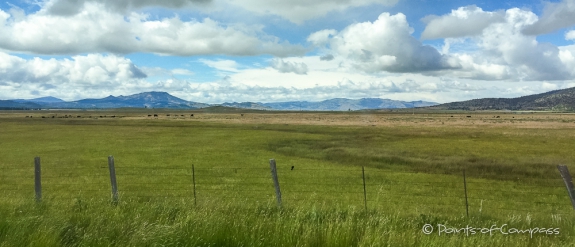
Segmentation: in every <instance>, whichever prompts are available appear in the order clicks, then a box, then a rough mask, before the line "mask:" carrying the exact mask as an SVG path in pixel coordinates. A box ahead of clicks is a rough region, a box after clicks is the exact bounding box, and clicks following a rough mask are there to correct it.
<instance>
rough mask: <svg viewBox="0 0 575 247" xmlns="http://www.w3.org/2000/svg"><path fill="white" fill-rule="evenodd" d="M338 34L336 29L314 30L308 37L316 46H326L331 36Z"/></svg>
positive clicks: (308, 40)
mask: <svg viewBox="0 0 575 247" xmlns="http://www.w3.org/2000/svg"><path fill="white" fill-rule="evenodd" d="M335 34H337V31H336V30H335V29H325V30H321V31H317V32H314V33H312V34H310V35H309V36H308V37H307V42H310V43H312V44H313V45H315V46H324V45H326V44H327V43H328V42H329V38H330V37H332V36H334V35H335Z"/></svg>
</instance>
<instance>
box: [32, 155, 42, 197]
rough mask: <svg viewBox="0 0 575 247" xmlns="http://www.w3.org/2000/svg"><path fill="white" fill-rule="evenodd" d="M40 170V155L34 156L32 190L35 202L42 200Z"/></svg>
mask: <svg viewBox="0 0 575 247" xmlns="http://www.w3.org/2000/svg"><path fill="white" fill-rule="evenodd" d="M41 175H42V170H41V169H40V157H35V158H34V191H35V192H36V202H40V201H42V176H41Z"/></svg>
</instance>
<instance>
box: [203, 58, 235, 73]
mask: <svg viewBox="0 0 575 247" xmlns="http://www.w3.org/2000/svg"><path fill="white" fill-rule="evenodd" d="M199 61H200V62H202V63H203V64H205V65H207V66H210V67H212V68H215V69H217V70H222V71H227V72H238V63H236V61H234V60H225V59H222V60H208V59H200V60H199Z"/></svg>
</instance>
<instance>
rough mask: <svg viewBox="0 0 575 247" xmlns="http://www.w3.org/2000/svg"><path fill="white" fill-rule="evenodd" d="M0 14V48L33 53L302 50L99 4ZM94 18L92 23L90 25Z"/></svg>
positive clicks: (206, 24)
mask: <svg viewBox="0 0 575 247" xmlns="http://www.w3.org/2000/svg"><path fill="white" fill-rule="evenodd" d="M10 16H11V15H10V14H8V13H6V12H3V11H2V10H0V33H2V34H3V35H5V36H6V37H11V38H9V39H0V48H3V49H6V50H11V51H22V52H29V53H38V54H77V53H91V52H113V53H132V52H152V53H156V54H164V55H178V56H192V55H205V54H227V55H238V56H247V55H259V54H271V55H275V56H282V57H283V56H288V55H302V54H303V53H304V52H305V49H304V48H303V47H301V46H298V45H292V44H289V43H288V42H285V41H284V42H280V41H279V39H278V38H277V37H273V36H269V35H266V34H264V33H262V32H261V31H259V30H249V28H246V27H237V28H236V27H234V26H223V25H221V24H219V23H218V22H216V21H214V20H211V19H209V18H206V19H204V20H203V21H202V22H199V21H195V20H190V21H183V20H181V19H180V18H179V17H178V16H175V17H172V18H165V19H161V20H148V17H147V16H146V15H142V14H136V13H131V14H130V15H129V16H128V17H124V15H121V14H118V13H113V12H107V11H105V9H103V8H102V5H101V4H97V3H91V2H90V3H86V4H85V5H84V7H83V9H82V11H81V12H79V13H78V14H76V15H72V16H53V15H48V14H46V13H45V12H43V11H39V12H36V13H34V14H30V15H28V16H26V17H24V18H23V19H17V18H12V17H10ZM95 20H98V21H95Z"/></svg>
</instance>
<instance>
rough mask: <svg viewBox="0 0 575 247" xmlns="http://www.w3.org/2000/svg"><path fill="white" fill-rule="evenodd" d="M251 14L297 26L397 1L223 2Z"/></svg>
mask: <svg viewBox="0 0 575 247" xmlns="http://www.w3.org/2000/svg"><path fill="white" fill-rule="evenodd" d="M225 1H226V2H227V3H229V4H231V5H236V6H239V7H241V8H244V9H246V10H249V11H251V12H255V13H258V14H261V15H269V14H272V15H277V16H281V17H283V18H286V19H288V20H289V21H291V22H293V23H297V24H302V23H303V22H304V21H306V20H310V19H314V18H319V17H323V16H325V15H327V14H328V13H330V12H332V11H344V10H346V9H349V8H352V7H359V6H367V5H372V4H378V5H385V6H391V5H394V4H396V3H397V1H398V0H335V1H334V0H316V1H309V0H291V1H285V0H225Z"/></svg>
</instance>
